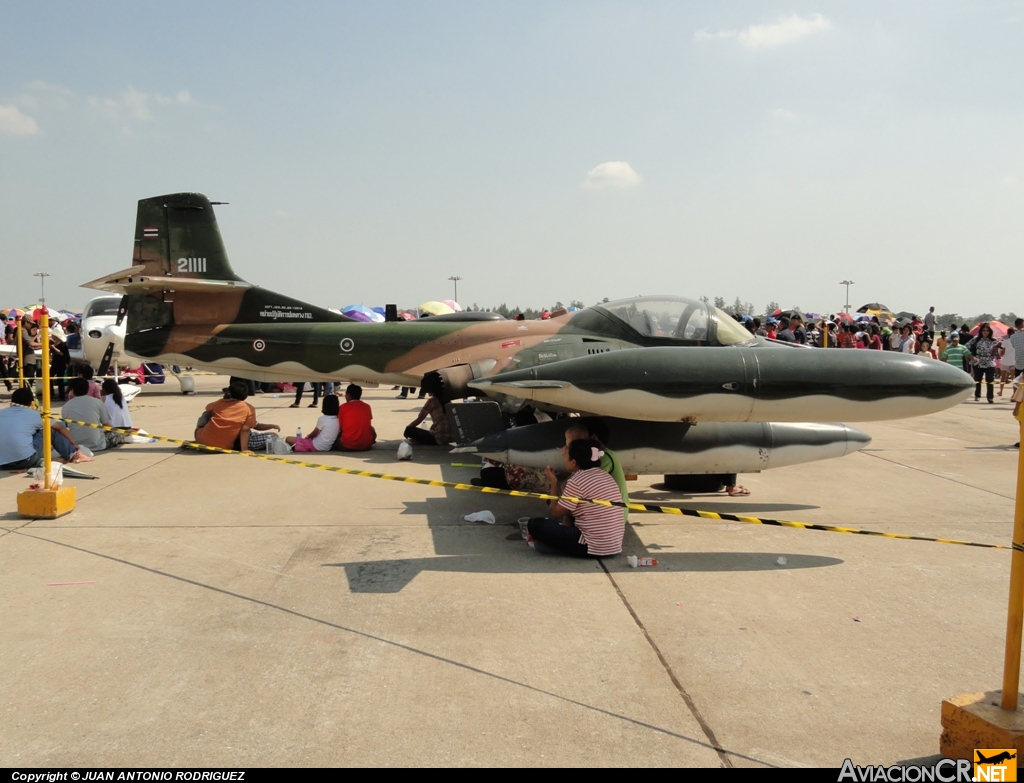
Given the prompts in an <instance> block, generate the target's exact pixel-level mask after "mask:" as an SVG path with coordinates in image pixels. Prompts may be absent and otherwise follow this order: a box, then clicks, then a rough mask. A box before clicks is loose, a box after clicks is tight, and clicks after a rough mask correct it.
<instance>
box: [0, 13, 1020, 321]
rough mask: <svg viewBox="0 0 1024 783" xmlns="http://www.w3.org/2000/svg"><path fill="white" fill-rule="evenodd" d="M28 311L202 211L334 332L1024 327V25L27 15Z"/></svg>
mask: <svg viewBox="0 0 1024 783" xmlns="http://www.w3.org/2000/svg"><path fill="white" fill-rule="evenodd" d="M0 19H2V24H0V215H2V217H0V221H2V222H0V260H2V268H3V274H2V277H0V281H2V282H0V305H11V304H17V305H20V304H24V303H26V302H29V301H35V300H36V299H37V298H38V291H39V286H38V282H39V281H38V279H37V278H34V277H32V273H33V272H38V271H46V272H50V273H51V274H52V275H53V277H51V278H49V281H48V283H49V284H48V287H47V290H48V299H49V301H50V302H51V304H54V305H57V306H63V305H68V306H81V304H83V303H84V302H85V301H87V300H88V299H89V298H90V297H91V295H92V294H91V293H90V292H89V291H86V290H84V289H81V288H78V287H77V286H78V284H80V283H82V282H85V281H87V280H90V279H93V278H95V277H99V276H100V275H103V274H106V273H108V272H112V271H115V270H118V269H123V268H125V267H127V266H128V265H129V264H130V261H131V252H132V239H133V231H134V225H135V209H136V201H137V200H138V199H140V198H144V197H148V196H155V195H160V194H163V193H171V192H177V191H185V190H190V191H198V192H201V193H205V194H206V195H208V196H209V197H210V198H211V199H214V200H218V201H228V202H230V206H224V207H219V208H218V212H217V215H218V219H219V221H220V225H221V230H222V233H223V235H224V240H225V243H226V245H227V249H228V253H229V255H230V257H231V261H232V264H233V266H234V268H235V271H236V272H237V273H238V274H239V275H241V276H242V277H244V278H246V279H247V280H250V281H251V282H254V283H257V284H259V285H262V286H264V287H267V288H271V289H275V290H279V291H281V292H282V293H287V294H289V295H292V296H295V297H298V298H301V299H305V300H308V301H311V302H314V303H316V304H320V305H325V306H333V307H337V306H340V305H345V304H348V303H350V302H360V301H361V302H365V303H366V304H370V305H376V304H383V303H384V302H397V303H398V304H399V305H401V306H414V305H416V304H418V303H419V302H422V301H425V300H427V299H443V298H450V297H451V292H452V287H451V283H450V282H448V279H447V278H448V277H449V276H452V275H460V276H461V277H462V278H463V280H462V281H461V283H460V284H459V298H460V299H461V300H462V302H463V303H464V304H466V305H470V304H472V303H473V302H476V303H478V304H480V305H482V306H490V305H497V304H499V303H501V302H506V303H508V304H509V305H515V304H519V305H521V306H538V305H545V304H550V303H551V302H553V301H555V300H556V299H560V300H562V301H565V302H568V301H569V300H570V299H582V300H583V301H585V302H586V303H588V304H590V303H593V302H595V301H598V300H599V299H601V298H602V297H605V296H608V297H611V298H618V297H623V296H632V295H635V294H652V293H676V294H682V295H689V296H700V295H707V296H709V297H714V296H724V297H726V298H727V299H728V300H729V301H730V302H731V301H732V300H733V299H734V298H735V297H736V296H739V297H740V298H741V299H742V300H744V301H751V302H753V303H754V304H755V305H756V307H757V308H758V309H759V310H760V309H761V308H763V306H764V305H765V303H766V302H767V301H769V300H772V299H774V300H777V301H779V302H780V303H781V304H782V305H783V306H801V307H803V308H806V309H809V310H819V311H820V310H832V311H834V310H836V309H838V308H840V307H841V306H842V304H843V301H844V290H845V289H844V287H843V286H841V285H839V281H840V280H843V279H847V278H848V279H851V280H854V281H855V283H856V284H855V285H854V286H852V288H851V295H850V300H851V304H853V305H854V306H857V305H860V304H862V303H864V302H868V301H874V300H878V301H881V302H882V303H884V304H888V305H889V306H890V307H892V308H894V309H896V310H903V309H908V310H917V311H923V310H925V309H926V308H927V307H928V306H929V305H935V306H936V307H937V309H938V310H939V312H945V311H950V310H951V311H959V312H960V313H962V314H964V315H970V314H974V313H976V312H980V311H983V310H989V311H993V312H995V313H999V312H1001V311H1006V310H1011V309H1015V310H1016V311H1017V312H1022V311H1024V301H1022V297H1024V291H1021V290H1020V288H1021V286H1020V281H1021V277H1022V274H1021V265H1022V264H1024V220H1022V218H1024V2H941V1H939V0H927V1H925V0H921V1H920V2H897V3H893V2H870V1H867V2H863V1H862V2H856V3H850V2H846V3H830V2H814V3H804V2H801V1H800V0H797V2H796V3H794V4H792V5H777V4H773V3H756V2H733V3H729V4H723V3H718V2H688V3H685V4H684V3H679V2H663V3H661V2H642V3H640V2H638V3H629V2H617V3H604V2H578V3H567V2H552V0H545V1H544V2H537V3H528V2H523V0H516V2H510V3H499V2H492V1H488V2H465V3H457V2H422V1H420V2H408V3H403V2H387V3H342V2H325V3H302V2H291V3H281V2H274V3H262V2H252V1H251V0H249V1H247V2H238V3H228V2H209V0H207V1H206V2H201V3H199V2H188V1H187V0H185V1H183V2H175V3H160V4H157V3H146V2H138V1H136V2H90V3H71V2H66V3H51V2H32V3H25V2H0Z"/></svg>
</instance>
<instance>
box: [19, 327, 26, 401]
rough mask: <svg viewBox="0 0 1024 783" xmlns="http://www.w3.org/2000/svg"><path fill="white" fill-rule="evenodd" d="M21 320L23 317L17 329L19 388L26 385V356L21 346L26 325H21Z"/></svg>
mask: <svg viewBox="0 0 1024 783" xmlns="http://www.w3.org/2000/svg"><path fill="white" fill-rule="evenodd" d="M21 321H22V319H21V318H19V319H18V331H17V335H18V388H19V389H22V388H24V387H25V357H24V356H22V348H21V341H22V336H21V330H22V329H23V328H24V327H23V326H22V325H21Z"/></svg>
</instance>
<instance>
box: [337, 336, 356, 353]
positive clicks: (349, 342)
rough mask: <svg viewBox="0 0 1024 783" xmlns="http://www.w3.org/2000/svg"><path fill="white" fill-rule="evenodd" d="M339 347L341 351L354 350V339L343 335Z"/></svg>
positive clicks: (348, 351)
mask: <svg viewBox="0 0 1024 783" xmlns="http://www.w3.org/2000/svg"><path fill="white" fill-rule="evenodd" d="M340 347H341V352H342V353H352V351H353V350H355V347H356V341H355V340H353V339H352V338H351V337H345V338H343V339H342V341H341V344H340Z"/></svg>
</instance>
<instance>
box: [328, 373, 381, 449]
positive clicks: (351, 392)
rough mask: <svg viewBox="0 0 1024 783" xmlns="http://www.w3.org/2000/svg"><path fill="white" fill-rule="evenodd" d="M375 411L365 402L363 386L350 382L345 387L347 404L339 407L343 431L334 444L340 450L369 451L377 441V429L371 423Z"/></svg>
mask: <svg viewBox="0 0 1024 783" xmlns="http://www.w3.org/2000/svg"><path fill="white" fill-rule="evenodd" d="M372 421H373V411H372V410H371V408H370V406H369V405H367V404H366V403H365V402H363V387H362V386H357V385H356V384H354V383H350V384H349V385H348V386H347V387H346V388H345V404H344V405H342V406H341V407H340V408H338V425H339V427H340V428H341V433H340V434H339V435H338V440H337V441H336V442H335V444H334V448H335V449H336V450H338V451H367V450H369V449H370V447H371V446H373V444H374V443H376V442H377V430H375V429H374V428H373V425H372V424H371V423H370V422H372Z"/></svg>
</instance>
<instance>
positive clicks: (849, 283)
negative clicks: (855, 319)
mask: <svg viewBox="0 0 1024 783" xmlns="http://www.w3.org/2000/svg"><path fill="white" fill-rule="evenodd" d="M839 285H845V286H846V307H845V308H844V309H845V310H846V314H847V315H849V314H850V286H851V285H854V282H853V281H852V280H840V281H839Z"/></svg>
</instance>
